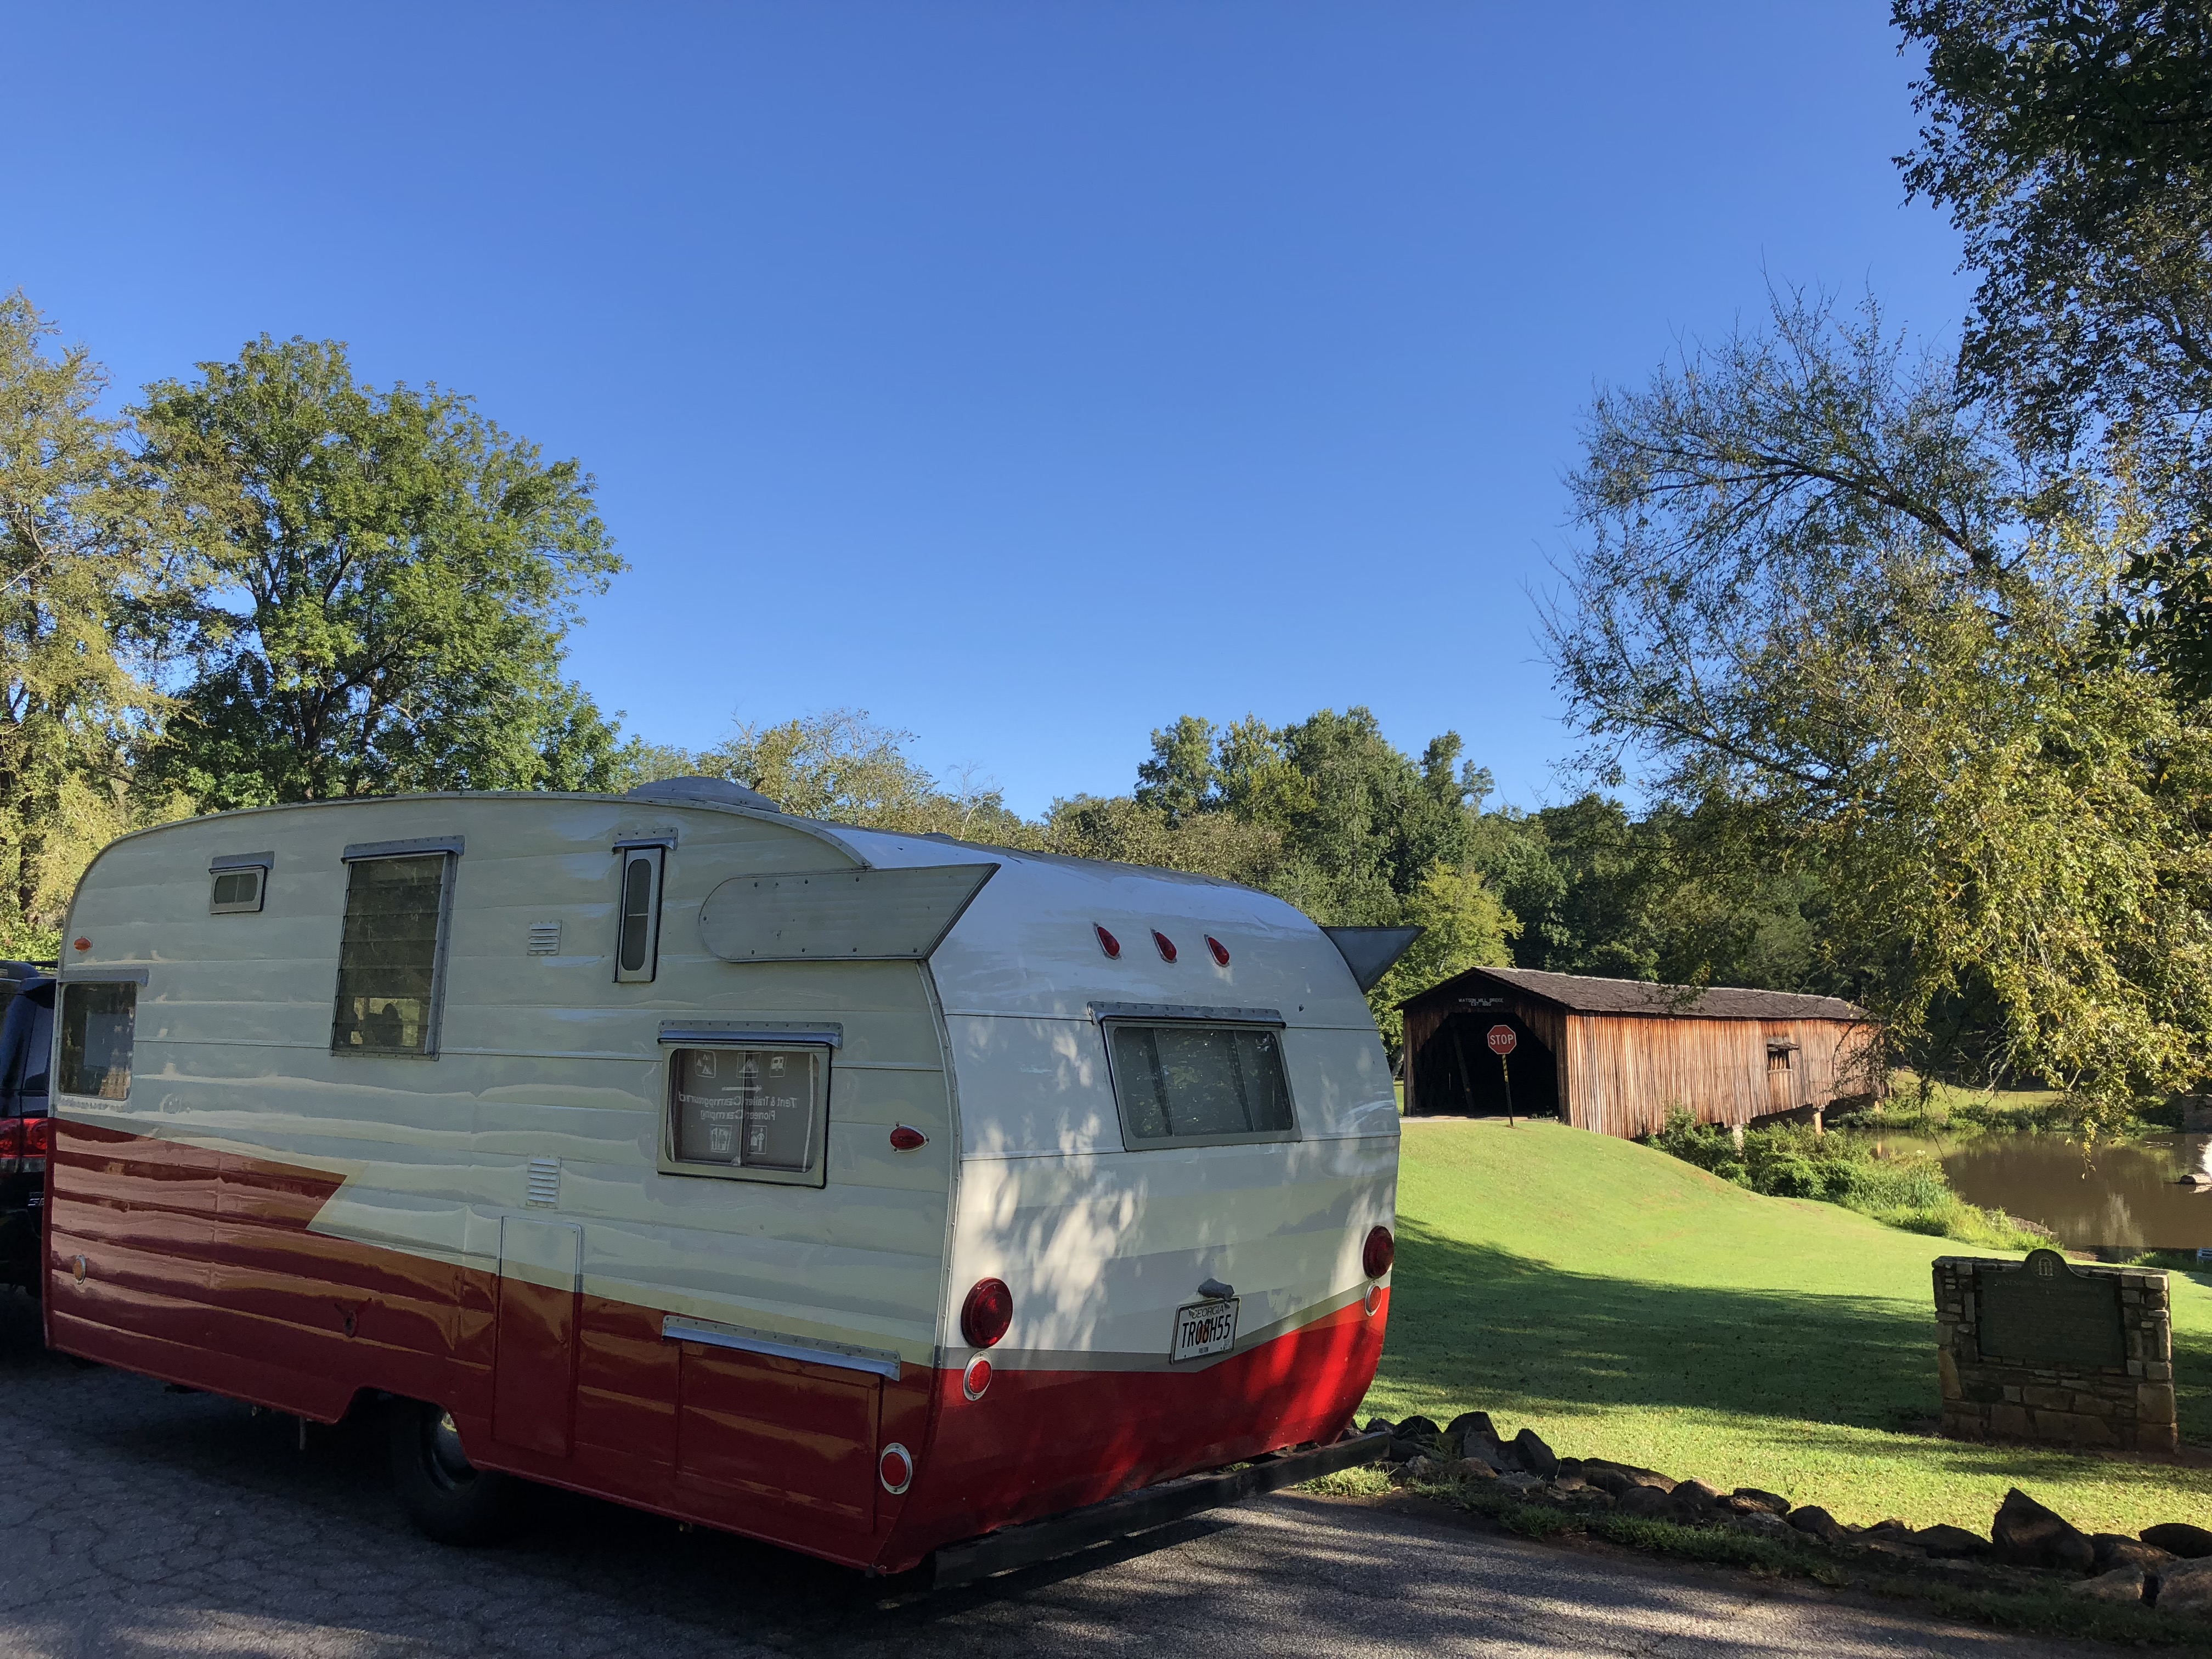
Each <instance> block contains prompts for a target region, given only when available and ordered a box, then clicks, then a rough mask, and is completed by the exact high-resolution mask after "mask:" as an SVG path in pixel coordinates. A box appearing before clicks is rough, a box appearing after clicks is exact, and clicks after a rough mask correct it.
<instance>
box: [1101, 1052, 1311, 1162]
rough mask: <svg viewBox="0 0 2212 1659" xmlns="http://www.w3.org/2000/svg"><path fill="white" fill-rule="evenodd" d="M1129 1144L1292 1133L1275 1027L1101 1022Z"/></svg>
mask: <svg viewBox="0 0 2212 1659" xmlns="http://www.w3.org/2000/svg"><path fill="white" fill-rule="evenodd" d="M1107 1029H1108V1031H1109V1042H1110V1043H1111V1045H1112V1059H1113V1065H1114V1093H1115V1098H1116V1099H1117V1100H1119V1101H1120V1103H1121V1128H1122V1133H1123V1134H1124V1135H1125V1136H1126V1137H1127V1140H1128V1143H1129V1144H1130V1145H1131V1146H1183V1145H1189V1144H1192V1143H1202V1142H1206V1141H1226V1140H1277V1139H1288V1138H1289V1137H1290V1136H1291V1135H1292V1134H1293V1133H1296V1129H1297V1126H1296V1123H1295V1121H1294V1120H1293V1118H1292V1116H1291V1091H1290V1085H1289V1082H1288V1080H1287V1079H1285V1076H1284V1073H1283V1055H1282V1033H1281V1032H1280V1031H1278V1030H1272V1029H1270V1028H1268V1027H1266V1026H1256V1025H1201V1024H1195V1023H1192V1022H1185V1021H1177V1022H1175V1023H1173V1024H1165V1023H1164V1024H1157V1025H1154V1024H1142V1025H1139V1024H1127V1023H1124V1022H1121V1021H1115V1023H1113V1024H1111V1025H1109V1027H1108V1028H1107Z"/></svg>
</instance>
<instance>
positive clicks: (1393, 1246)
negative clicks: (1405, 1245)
mask: <svg viewBox="0 0 2212 1659" xmlns="http://www.w3.org/2000/svg"><path fill="white" fill-rule="evenodd" d="M1397 1259H1398V1241H1397V1240H1395V1239H1394V1238H1392V1237H1390V1230H1389V1228H1388V1227H1377V1228H1376V1229H1375V1230H1374V1231H1372V1232H1370V1233H1369V1234H1368V1235H1367V1244H1366V1247H1365V1248H1364V1249H1362V1250H1361V1251H1360V1252H1359V1265H1360V1266H1361V1267H1364V1268H1365V1269H1366V1270H1367V1276H1368V1277H1369V1278H1370V1279H1380V1278H1382V1277H1383V1274H1384V1273H1389V1271H1390V1264H1391V1263H1392V1262H1394V1261H1396V1260H1397Z"/></svg>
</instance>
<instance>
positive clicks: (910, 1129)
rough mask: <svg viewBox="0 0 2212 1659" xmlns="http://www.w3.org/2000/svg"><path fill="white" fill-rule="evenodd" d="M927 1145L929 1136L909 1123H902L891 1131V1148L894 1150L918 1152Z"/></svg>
mask: <svg viewBox="0 0 2212 1659" xmlns="http://www.w3.org/2000/svg"><path fill="white" fill-rule="evenodd" d="M927 1145H929V1137H928V1136H927V1135H926V1134H924V1133H922V1132H921V1130H919V1129H917V1128H915V1127H914V1126H913V1125H912V1124H910V1123H902V1124H900V1125H899V1126H898V1127H896V1128H895V1129H893V1130H892V1131H891V1150H892V1151H893V1152H920V1151H921V1149H922V1148H923V1147H924V1146H927Z"/></svg>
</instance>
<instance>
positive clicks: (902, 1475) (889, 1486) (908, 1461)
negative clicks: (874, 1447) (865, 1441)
mask: <svg viewBox="0 0 2212 1659" xmlns="http://www.w3.org/2000/svg"><path fill="white" fill-rule="evenodd" d="M876 1474H877V1476H878V1478H879V1479H880V1480H882V1481H883V1483H884V1491H885V1492H889V1493H890V1495H891V1496H892V1497H894V1498H896V1497H897V1496H898V1495H899V1494H900V1493H901V1492H904V1491H905V1490H906V1489H907V1488H908V1486H912V1485H913V1484H914V1454H913V1453H912V1452H910V1451H908V1449H906V1448H905V1447H904V1446H902V1445H900V1444H899V1443H898V1442H897V1441H896V1440H894V1441H892V1442H891V1443H890V1445H888V1446H886V1447H884V1455H882V1456H881V1457H879V1458H878V1459H877V1460H876Z"/></svg>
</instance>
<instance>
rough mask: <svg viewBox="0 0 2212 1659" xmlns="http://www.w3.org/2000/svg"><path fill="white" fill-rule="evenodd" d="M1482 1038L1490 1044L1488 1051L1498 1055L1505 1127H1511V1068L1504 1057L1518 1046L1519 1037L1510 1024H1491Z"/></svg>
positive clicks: (1519, 1043) (1519, 1042)
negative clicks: (1503, 1087)
mask: <svg viewBox="0 0 2212 1659" xmlns="http://www.w3.org/2000/svg"><path fill="white" fill-rule="evenodd" d="M1483 1040H1484V1041H1485V1042H1487V1043H1489V1044H1490V1052H1491V1053H1492V1054H1496V1055H1497V1056H1498V1071H1499V1072H1500V1073H1502V1074H1503V1075H1504V1079H1505V1127H1507V1128H1509V1129H1510V1128H1511V1127H1513V1068H1512V1066H1509V1065H1508V1064H1506V1057H1507V1056H1508V1055H1510V1054H1512V1052H1513V1051H1514V1049H1516V1048H1518V1047H1520V1045H1521V1039H1520V1038H1519V1037H1517V1036H1515V1035H1514V1034H1513V1028H1512V1027H1511V1026H1510V1025H1493V1026H1492V1027H1491V1028H1490V1035H1489V1036H1487V1037H1486V1038H1484V1039H1483Z"/></svg>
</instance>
